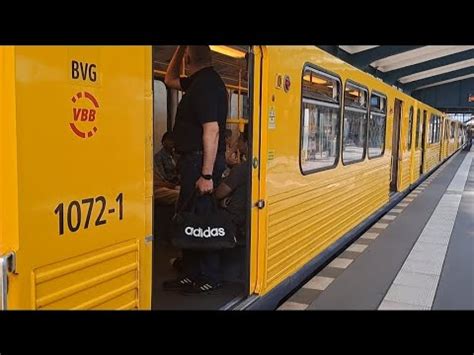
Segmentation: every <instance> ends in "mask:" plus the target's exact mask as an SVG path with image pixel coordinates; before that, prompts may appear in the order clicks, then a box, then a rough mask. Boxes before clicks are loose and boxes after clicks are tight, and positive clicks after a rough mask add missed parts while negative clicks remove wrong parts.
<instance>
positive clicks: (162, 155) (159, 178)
mask: <svg viewBox="0 0 474 355" xmlns="http://www.w3.org/2000/svg"><path fill="white" fill-rule="evenodd" d="M161 143H162V145H163V147H162V148H161V149H160V150H159V151H158V153H156V154H155V156H154V186H153V190H154V196H155V201H156V202H157V203H159V204H163V205H175V204H176V201H177V200H178V196H179V186H178V183H179V177H178V173H177V170H176V161H175V158H174V141H173V137H172V135H171V133H170V132H166V133H165V134H164V135H163V138H162V139H161Z"/></svg>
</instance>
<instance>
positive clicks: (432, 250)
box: [278, 149, 474, 310]
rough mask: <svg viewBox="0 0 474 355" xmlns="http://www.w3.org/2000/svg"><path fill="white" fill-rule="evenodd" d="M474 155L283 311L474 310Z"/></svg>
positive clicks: (439, 174)
mask: <svg viewBox="0 0 474 355" xmlns="http://www.w3.org/2000/svg"><path fill="white" fill-rule="evenodd" d="M473 157H474V152H473V150H472V149H471V151H470V152H466V151H460V152H458V153H456V154H455V155H453V156H452V157H451V158H450V159H449V160H448V161H447V162H445V163H444V164H443V165H442V166H441V167H440V168H438V170H436V171H435V172H434V173H433V174H432V175H431V176H429V177H428V178H427V179H426V180H425V181H424V182H423V183H421V184H420V185H419V186H418V187H417V188H416V189H415V190H413V191H412V192H411V193H410V194H408V195H407V196H406V197H405V198H404V199H403V200H402V201H401V202H400V203H398V204H397V205H396V206H395V207H394V208H392V209H391V210H390V211H389V212H387V213H386V214H385V215H384V216H383V217H382V218H381V219H380V220H379V221H377V223H375V224H374V225H372V227H371V228H370V229H369V230H368V231H367V232H365V233H364V234H363V235H361V236H360V237H359V238H358V239H357V240H356V241H355V242H353V243H352V244H351V245H350V246H349V247H348V248H347V249H346V250H344V251H343V252H342V253H341V254H339V255H338V256H337V257H336V258H335V259H333V260H332V261H331V262H330V263H329V264H327V265H326V266H325V267H324V268H323V269H322V270H320V271H319V272H318V273H317V274H316V275H315V276H313V277H312V278H311V279H310V280H309V281H308V282H306V283H305V284H304V285H303V286H302V287H301V288H300V289H299V290H297V291H296V292H295V293H293V294H292V295H291V296H290V297H289V298H288V299H287V300H286V301H285V302H284V303H283V304H281V305H280V306H279V308H278V310H472V309H474V160H473Z"/></svg>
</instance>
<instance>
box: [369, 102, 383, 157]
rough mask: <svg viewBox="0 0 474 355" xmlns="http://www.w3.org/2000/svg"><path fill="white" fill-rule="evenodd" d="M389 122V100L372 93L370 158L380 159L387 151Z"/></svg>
mask: <svg viewBox="0 0 474 355" xmlns="http://www.w3.org/2000/svg"><path fill="white" fill-rule="evenodd" d="M386 121H387V98H386V97H383V96H381V95H379V94H376V93H372V94H371V96H370V115H369V129H368V137H367V141H368V153H369V158H375V157H379V156H381V155H382V154H383V151H384V149H385V125H386Z"/></svg>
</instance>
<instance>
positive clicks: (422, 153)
mask: <svg viewBox="0 0 474 355" xmlns="http://www.w3.org/2000/svg"><path fill="white" fill-rule="evenodd" d="M427 117H428V112H427V111H426V110H423V116H422V130H423V131H422V134H421V164H420V175H423V166H424V164H425V152H426V118H427Z"/></svg>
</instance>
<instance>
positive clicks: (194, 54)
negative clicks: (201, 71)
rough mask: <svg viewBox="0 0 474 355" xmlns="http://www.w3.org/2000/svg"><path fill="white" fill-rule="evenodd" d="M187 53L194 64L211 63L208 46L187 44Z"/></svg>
mask: <svg viewBox="0 0 474 355" xmlns="http://www.w3.org/2000/svg"><path fill="white" fill-rule="evenodd" d="M188 54H189V56H190V57H191V62H192V63H193V64H195V65H211V64H212V57H211V49H210V48H209V46H188Z"/></svg>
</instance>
